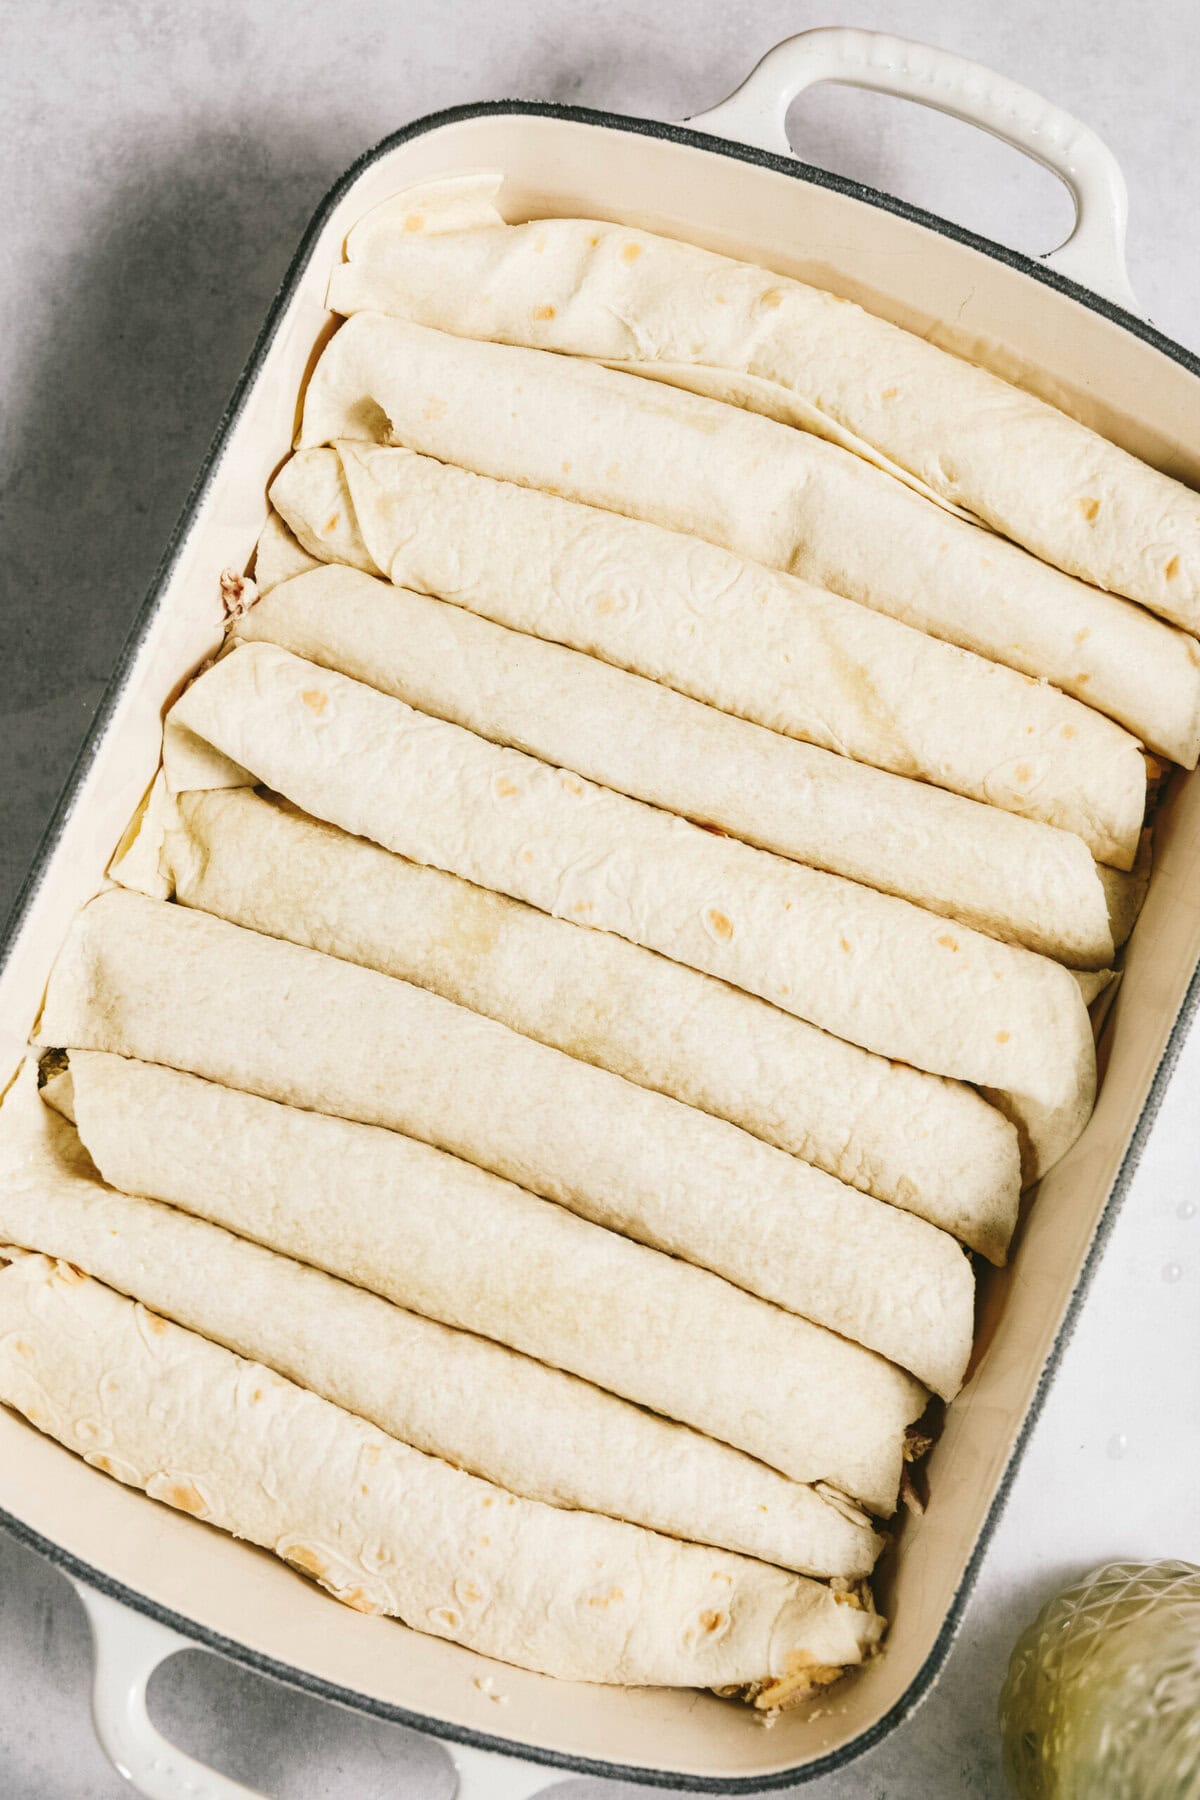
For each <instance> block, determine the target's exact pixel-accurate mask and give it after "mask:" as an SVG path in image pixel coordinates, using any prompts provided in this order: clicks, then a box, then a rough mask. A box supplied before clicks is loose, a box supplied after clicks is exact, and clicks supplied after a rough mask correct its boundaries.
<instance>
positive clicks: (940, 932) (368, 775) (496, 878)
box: [164, 577, 1095, 1169]
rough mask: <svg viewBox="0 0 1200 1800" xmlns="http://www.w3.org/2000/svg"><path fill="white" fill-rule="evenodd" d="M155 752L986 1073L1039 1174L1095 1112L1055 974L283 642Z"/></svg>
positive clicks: (190, 771)
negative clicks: (414, 703) (452, 719)
mask: <svg viewBox="0 0 1200 1800" xmlns="http://www.w3.org/2000/svg"><path fill="white" fill-rule="evenodd" d="M302 579H306V580H307V579H310V578H309V577H304V578H302ZM281 591H282V590H279V589H276V590H275V592H274V593H273V594H272V595H270V596H268V600H267V604H268V605H270V604H271V603H272V602H273V601H274V600H275V599H276V598H277V597H278V595H279V593H280V592H281ZM256 610H257V609H251V611H250V613H249V614H248V615H247V621H252V620H254V618H255V613H256ZM264 616H265V615H264ZM249 628H250V629H252V630H253V629H256V627H255V626H253V625H251V626H250V627H249ZM214 752H215V753H216V754H215V755H214ZM164 759H165V767H166V781H167V785H168V787H169V788H170V789H171V790H172V791H174V792H183V791H186V790H187V789H189V788H203V787H219V786H236V785H241V784H243V783H247V782H249V781H254V782H260V783H262V784H264V785H266V786H268V787H270V788H271V789H273V790H274V791H275V792H276V793H279V794H282V795H283V796H285V797H286V798H287V799H288V800H290V801H292V802H293V803H294V804H295V805H297V806H299V807H301V808H302V809H303V810H304V811H305V812H307V813H310V814H311V815H313V816H314V817H316V818H320V819H324V820H326V821H327V822H328V823H330V824H334V825H338V826H339V827H341V829H343V830H345V831H349V832H352V833H354V834H355V835H357V836H362V837H367V838H370V839H371V840H372V841H373V842H375V843H377V844H381V845H383V847H384V848H386V849H389V850H393V851H395V852H396V853H397V854H399V855H402V856H405V857H408V858H409V859H410V860H411V861H414V862H421V863H427V864H431V865H432V866H434V867H436V868H441V869H445V870H447V871H448V872H449V873H451V874H456V875H459V876H461V877H463V878H464V879H466V880H469V881H472V882H474V883H475V884H476V885H478V886H481V887H487V888H492V889H494V890H495V891H497V892H501V893H506V894H508V895H510V896H511V897H512V898H514V899H518V900H523V901H525V902H526V903H527V904H529V905H532V906H535V907H537V908H538V910H540V911H542V912H547V913H551V914H554V915H556V916H558V917H561V918H566V919H568V920H570V921H572V922H573V923H576V924H581V925H584V926H586V927H589V928H593V929H597V930H605V931H612V932H614V933H616V935H618V936H621V937H625V938H627V939H629V940H631V941H632V942H634V943H639V944H641V945H642V946H643V947H644V948H647V949H651V950H655V951H657V952H659V953H660V954H661V955H665V956H668V957H670V958H671V959H672V960H673V961H676V962H681V963H684V964H686V965H688V966H689V967H692V968H696V969H699V970H701V971H702V972H703V973H706V974H710V975H715V976H717V977H718V978H719V979H721V980H724V981H727V982H729V983H730V984H731V985H733V986H735V987H739V988H741V989H743V990H744V991H746V992H748V993H752V994H756V995H758V996H759V997H760V998H762V999H766V1000H768V1001H770V1002H771V1003H772V1004H774V1005H776V1006H778V1007H779V1008H780V1009H781V1010H783V1011H785V1012H790V1013H792V1014H793V1015H795V1016H796V1017H798V1018H802V1019H805V1020H806V1021H807V1022H809V1023H810V1024H814V1025H818V1026H820V1027H821V1028H822V1029H823V1030H826V1031H828V1032H831V1033H833V1034H834V1035H836V1036H838V1037H841V1038H844V1039H846V1040H847V1041H848V1042H850V1043H854V1044H858V1045H860V1046H861V1047H862V1048H864V1049H867V1050H872V1051H874V1052H876V1054H878V1055H882V1056H887V1057H890V1058H892V1059H893V1060H896V1061H901V1062H907V1063H909V1064H911V1065H912V1066H913V1067H915V1068H918V1069H923V1070H925V1071H927V1072H929V1073H931V1074H938V1075H947V1076H950V1077H951V1078H952V1079H955V1080H962V1081H970V1082H972V1083H975V1084H978V1085H980V1086H982V1087H984V1088H985V1089H986V1090H987V1091H988V1094H989V1096H992V1095H994V1096H995V1097H996V1102H997V1104H999V1105H1000V1106H1001V1107H1002V1108H1003V1109H1004V1110H1005V1111H1006V1113H1007V1114H1008V1115H1009V1116H1010V1117H1012V1118H1013V1119H1014V1120H1015V1121H1016V1122H1017V1124H1018V1128H1019V1130H1020V1131H1021V1132H1022V1133H1023V1135H1024V1138H1025V1141H1026V1146H1027V1152H1028V1155H1027V1165H1028V1166H1029V1167H1030V1168H1031V1169H1033V1168H1038V1167H1046V1166H1048V1165H1049V1163H1050V1162H1051V1161H1053V1160H1054V1159H1055V1158H1056V1157H1057V1156H1059V1155H1061V1154H1062V1152H1063V1151H1064V1150H1065V1149H1066V1148H1067V1147H1068V1146H1069V1144H1070V1143H1072V1142H1073V1141H1074V1139H1075V1138H1076V1137H1077V1136H1078V1134H1079V1131H1080V1130H1081V1129H1082V1127H1083V1124H1084V1123H1085V1122H1086V1119H1087V1117H1088V1115H1089V1113H1090V1110H1091V1105H1092V1100H1093V1098H1094V1091H1095V1052H1094V1046H1093V1042H1092V1034H1091V1026H1090V1021H1089V1019H1088V1016H1087V1011H1086V1008H1085V1006H1084V1004H1083V998H1082V995H1081V993H1080V990H1079V987H1078V985H1077V983H1076V981H1075V979H1074V977H1073V976H1072V975H1071V973H1070V972H1069V971H1068V970H1066V969H1064V968H1062V967H1061V966H1059V965H1058V964H1056V963H1054V962H1051V961H1050V960H1049V959H1047V958H1045V957H1041V956H1037V955H1035V954H1034V953H1033V952H1031V951H1028V950H1024V949H1021V948H1018V947H1016V946H1012V945H1009V944H1003V943H999V942H997V941H996V940H994V939H992V938H990V937H984V936H983V935H981V934H980V933H979V932H976V931H973V930H971V929H970V928H968V927H965V926H961V925H957V924H953V923H950V922H948V921H947V920H945V919H944V918H941V917H940V916H938V915H937V914H934V913H931V912H927V911H925V910H923V909H922V908H920V907H916V906H913V905H912V904H911V903H910V902H908V901H906V900H901V899H898V898H896V897H895V896H893V895H890V894H881V893H877V892H875V891H873V890H872V889H869V888H864V887H862V886H860V885H859V884H858V883H856V882H851V881H846V880H844V879H843V878H842V877H839V876H836V875H830V874H827V873H825V872H824V871H823V870H817V869H811V868H807V867H805V866H802V865H799V864H796V863H792V862H787V861H785V860H784V859H782V858H780V857H777V856H774V855H772V854H770V853H769V852H767V851H763V850H758V849H755V848H753V847H752V846H750V845H747V844H743V843H740V842H738V841H737V840H735V839H732V838H726V837H721V836H715V835H713V834H712V833H711V832H708V831H705V830H702V829H701V828H699V827H698V826H696V825H692V824H690V823H688V822H687V821H685V820H683V819H680V818H677V817H675V816H673V815H671V814H668V813H665V812H662V811H660V810H659V809H658V808H657V807H653V806H648V805H646V804H644V803H643V802H640V801H637V800H632V799H629V798H628V797H627V796H625V795H623V794H618V793H615V792H613V791H611V790H610V789H607V788H601V787H598V786H596V785H595V784H594V783H592V782H589V781H587V780H585V779H584V778H582V777H581V776H578V775H576V774H575V773H574V772H572V771H570V770H564V769H558V768H554V767H552V766H550V765H548V764H546V763H543V762H540V761H538V760H536V759H535V758H533V757H530V756H528V755H525V754H524V753H522V752H520V751H515V750H511V749H507V748H505V747H504V746H501V745H496V744H492V743H491V742H489V741H487V740H486V739H483V738H480V737H478V736H477V735H476V734H475V733H473V732H470V731H467V730H465V729H464V728H463V727H462V726H459V725H454V724H451V723H448V722H446V721H444V720H441V719H435V718H431V717H430V716H429V715H427V714H425V713H420V712H417V711H415V710H414V709H413V708H411V707H409V706H406V705H405V704H404V703H403V702H402V701H399V700H396V699H394V698H393V697H392V696H391V695H388V694H385V693H382V692H380V691H379V690H378V689H376V688H374V687H369V686H367V685H366V684H365V683H363V682H360V681H355V680H353V679H351V678H349V677H347V676H344V675H341V674H339V673H337V672H335V671H333V670H329V669H324V668H321V667H319V666H318V665H317V664H315V663H312V662H309V661H307V660H306V659H304V658H301V657H297V656H295V655H294V654H292V652H290V651H287V650H283V649H281V648H279V647H277V646H276V645H274V644H271V643H266V642H253V643H242V644H240V645H237V646H236V647H235V648H234V649H233V651H232V653H231V654H229V655H226V656H224V657H223V658H222V659H220V660H219V661H218V662H217V663H216V665H215V666H214V667H213V668H212V669H210V670H209V671H208V672H207V673H206V674H204V675H202V676H201V677H200V678H199V680H197V681H196V682H194V683H193V685H192V686H191V687H190V688H189V689H188V690H187V691H186V693H185V694H184V695H183V696H182V697H181V699H180V700H179V701H178V702H177V703H176V705H175V706H174V707H173V708H172V711H171V714H170V716H169V720H168V725H167V731H166V740H165V750H164Z"/></svg>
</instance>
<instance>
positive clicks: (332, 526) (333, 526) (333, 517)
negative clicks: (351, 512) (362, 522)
mask: <svg viewBox="0 0 1200 1800" xmlns="http://www.w3.org/2000/svg"><path fill="white" fill-rule="evenodd" d="M341 516H342V515H341V513H330V515H329V517H328V518H327V519H326V521H325V524H324V526H323V528H322V529H323V530H325V531H327V532H328V531H336V530H337V528H338V520H339V519H340V518H341Z"/></svg>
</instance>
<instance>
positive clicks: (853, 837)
mask: <svg viewBox="0 0 1200 1800" xmlns="http://www.w3.org/2000/svg"><path fill="white" fill-rule="evenodd" d="M238 631H239V636H241V637H243V638H248V639H257V640H263V641H266V642H269V643H274V644H280V645H282V646H283V648H284V649H286V650H292V651H294V652H295V653H296V654H297V655H298V656H303V657H306V658H307V659H308V660H309V661H310V662H315V663H320V664H321V665H322V666H323V667H325V668H330V669H338V670H340V671H341V672H342V674H344V675H352V676H354V678H355V679H356V680H358V681H364V682H366V683H367V684H368V685H369V686H371V687H374V688H378V689H379V690H380V692H382V693H386V694H392V695H394V696H395V698H396V699H398V700H403V701H405V702H406V703H407V704H408V705H409V706H414V707H416V708H418V710H420V711H422V712H427V713H432V714H433V715H434V716H435V717H437V718H440V719H449V720H451V721H452V722H453V723H454V724H456V725H463V726H465V727H466V728H467V729H468V730H469V731H474V732H476V733H478V734H479V735H480V736H481V737H486V738H490V739H491V741H492V742H493V743H499V744H508V745H511V746H512V747H514V748H515V749H518V750H526V751H528V752H530V754H532V755H534V756H537V757H540V758H541V760H542V761H543V762H550V763H555V764H557V765H559V766H560V767H561V766H569V767H570V768H572V769H575V770H577V771H578V773H579V774H581V775H586V776H587V777H588V778H589V780H592V781H596V782H599V783H600V784H601V785H602V786H604V787H608V788H614V789H616V790H617V791H618V792H619V793H623V794H631V795H632V796H633V797H634V798H635V799H638V800H645V801H648V802H649V803H650V804H651V805H652V806H659V807H662V808H663V809H664V810H665V811H667V812H673V813H678V814H680V815H681V816H682V817H684V818H689V819H694V820H697V821H699V822H701V823H706V824H711V825H715V826H717V827H718V828H719V829H720V830H722V831H724V832H727V833H728V834H729V835H730V836H732V837H736V838H740V839H742V841H743V842H745V843H750V844H757V845H758V846H759V848H760V849H763V850H773V851H775V852H777V853H778V854H779V855H781V856H786V857H789V858H791V859H792V860H794V861H797V862H802V863H808V864H811V865H812V866H813V867H815V868H820V869H828V870H830V871H832V873H834V874H836V875H845V876H847V877H848V878H849V879H850V880H852V881H860V882H863V883H864V884H865V885H866V886H868V887H874V888H879V889H881V890H882V891H883V892H885V893H890V894H900V895H903V897H904V898H905V899H908V900H913V901H915V902H916V903H917V905H919V906H926V907H928V908H929V909H930V910H931V911H933V912H937V913H942V914H944V915H945V916H947V917H950V918H955V919H959V920H961V921H962V922H963V923H964V924H966V925H973V926H975V927H977V929H979V930H981V931H985V932H988V933H990V934H991V935H992V936H994V937H999V938H1003V939H1004V940H1005V941H1006V942H1009V943H1019V944H1024V945H1025V946H1026V947H1027V948H1028V949H1031V950H1037V951H1040V952H1042V953H1043V954H1044V955H1047V956H1053V957H1056V958H1057V959H1058V960H1059V961H1061V962H1066V963H1069V964H1071V965H1072V966H1073V967H1076V968H1100V967H1103V966H1105V965H1107V964H1108V963H1110V962H1111V961H1112V957H1113V948H1114V946H1113V935H1112V931H1111V929H1110V926H1109V917H1108V900H1107V897H1106V894H1105V890H1104V886H1103V884H1102V882H1101V878H1100V876H1099V874H1098V873H1097V867H1096V864H1095V862H1094V861H1093V859H1092V857H1091V855H1090V853H1089V852H1088V849H1087V846H1086V845H1085V844H1083V843H1082V842H1081V841H1080V839H1079V838H1077V837H1075V836H1074V835H1073V834H1072V833H1069V832H1064V831H1056V830H1054V829H1053V828H1052V827H1050V826H1046V825H1038V824H1035V823H1034V822H1033V821H1032V820H1029V819H1017V818H1013V817H1012V816H1011V815H1010V814H1008V813H1004V812H1000V811H998V810H997V809H996V808H995V807H991V806H980V805H979V804H978V803H977V802H974V801H970V800H963V799H961V798H960V797H959V796H958V795H957V794H946V793H944V792H942V790H941V789H939V788H934V787H930V786H928V785H927V784H926V783H925V782H918V781H905V780H903V779H902V778H901V777H899V776H895V775H887V774H884V773H883V772H882V771H881V770H879V769H871V768H866V767H864V766H863V765H862V764H861V763H856V762H853V761H851V760H850V759H849V758H847V757H844V756H836V755H834V754H832V753H831V752H830V751H828V750H818V749H815V748H814V747H813V746H812V745H809V744H800V743H796V742H794V741H793V740H791V739H789V738H785V737H781V736H780V735H779V734H778V733H777V732H773V731H766V730H764V729H763V727H762V726H760V725H751V724H749V723H748V722H747V721H746V720H744V719H736V718H732V717H731V716H730V715H729V714H728V713H722V712H718V711H716V710H715V709H714V708H713V707H710V706H703V705H701V704H700V703H699V702H698V701H695V700H689V699H687V698H686V697H685V696H684V695H683V694H677V693H675V692H673V691H672V690H671V689H670V688H666V687H663V686H661V685H660V684H659V683H658V682H656V681H647V680H645V679H643V678H642V677H641V676H638V675H631V674H629V673H628V672H627V671H626V670H624V669H614V668H612V667H610V666H609V665H608V664H607V663H603V662H599V661H597V660H596V658H595V657H591V656H584V655H581V654H580V653H579V652H578V651H577V650H568V649H564V648H563V646H562V645H560V644H553V643H547V642H544V641H543V640H542V639H541V638H530V637H527V636H526V635H525V634H524V633H522V632H516V631H510V630H509V629H507V627H505V626H503V625H496V624H493V623H492V622H491V620H488V619H481V618H477V617H476V616H475V615H474V614H473V613H470V612H467V611H465V610H464V609H463V608H461V607H457V606H448V605H447V604H446V603H445V602H444V601H441V600H433V599H429V598H427V597H426V596H425V595H423V594H414V593H411V592H409V591H408V590H407V589H405V588H397V587H393V586H392V585H391V584H390V583H388V582H383V581H379V580H376V579H374V578H373V577H371V576H369V575H365V574H362V573H360V572H359V571H358V570H357V569H350V568H342V567H332V568H324V569H318V570H315V571H314V572H312V573H311V574H307V575H302V576H300V577H299V578H297V579H296V580H294V581H286V582H284V583H283V585H282V586H280V587H277V588H275V590H274V591H273V592H272V593H271V594H270V595H269V596H268V597H267V598H265V599H263V600H260V601H259V603H258V604H257V605H256V606H255V607H253V608H252V609H251V610H250V611H249V612H248V613H247V614H245V615H244V617H243V619H242V621H241V622H240V623H239V627H238Z"/></svg>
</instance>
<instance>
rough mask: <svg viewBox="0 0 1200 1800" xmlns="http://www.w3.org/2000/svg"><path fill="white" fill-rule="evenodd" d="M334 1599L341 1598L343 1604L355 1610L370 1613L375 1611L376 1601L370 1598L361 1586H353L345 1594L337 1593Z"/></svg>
mask: <svg viewBox="0 0 1200 1800" xmlns="http://www.w3.org/2000/svg"><path fill="white" fill-rule="evenodd" d="M334 1599H335V1600H340V1601H341V1603H342V1605H343V1606H349V1607H352V1608H353V1610H354V1611H355V1612H360V1613H369V1612H374V1611H375V1603H374V1601H373V1600H369V1599H368V1598H367V1596H366V1594H364V1593H363V1591H362V1589H361V1588H351V1589H350V1590H349V1591H348V1592H347V1593H344V1594H337V1593H335V1594H334Z"/></svg>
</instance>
